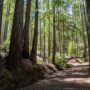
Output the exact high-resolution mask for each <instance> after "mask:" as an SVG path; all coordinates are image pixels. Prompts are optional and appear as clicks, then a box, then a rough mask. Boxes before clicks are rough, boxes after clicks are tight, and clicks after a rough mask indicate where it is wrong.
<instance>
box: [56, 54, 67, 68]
mask: <svg viewBox="0 0 90 90" xmlns="http://www.w3.org/2000/svg"><path fill="white" fill-rule="evenodd" d="M55 60H56V64H59V65H60V66H61V67H66V61H65V59H64V55H61V56H60V53H56V57H55Z"/></svg>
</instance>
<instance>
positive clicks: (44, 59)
mask: <svg viewBox="0 0 90 90" xmlns="http://www.w3.org/2000/svg"><path fill="white" fill-rule="evenodd" d="M43 38H44V58H43V61H44V62H46V34H45V20H44V37H43Z"/></svg>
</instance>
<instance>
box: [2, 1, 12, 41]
mask: <svg viewBox="0 0 90 90" xmlns="http://www.w3.org/2000/svg"><path fill="white" fill-rule="evenodd" d="M10 5H11V3H10V2H9V4H8V5H7V11H6V21H5V30H4V35H3V41H5V40H6V39H7V33H8V22H9V20H8V17H9V15H10Z"/></svg>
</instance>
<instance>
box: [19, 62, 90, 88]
mask: <svg viewBox="0 0 90 90" xmlns="http://www.w3.org/2000/svg"><path fill="white" fill-rule="evenodd" d="M20 90H22V89H20ZM23 90H24V89H23ZM25 90H90V71H89V69H88V64H87V65H84V64H83V65H82V64H80V65H77V66H73V67H72V68H69V69H68V70H64V71H58V72H56V73H54V74H53V75H50V76H48V77H46V78H45V79H44V80H40V81H39V82H37V83H35V84H34V85H32V86H30V87H27V88H25Z"/></svg>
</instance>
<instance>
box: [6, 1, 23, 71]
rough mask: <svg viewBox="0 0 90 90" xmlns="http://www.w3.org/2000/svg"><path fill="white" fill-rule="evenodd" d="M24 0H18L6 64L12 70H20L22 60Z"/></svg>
mask: <svg viewBox="0 0 90 90" xmlns="http://www.w3.org/2000/svg"><path fill="white" fill-rule="evenodd" d="M23 11H24V0H16V5H15V12H14V19H13V26H12V32H11V42H10V49H9V56H8V58H7V61H6V66H7V68H8V69H9V70H11V71H20V69H21V66H22V64H21V60H22V32H23Z"/></svg>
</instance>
